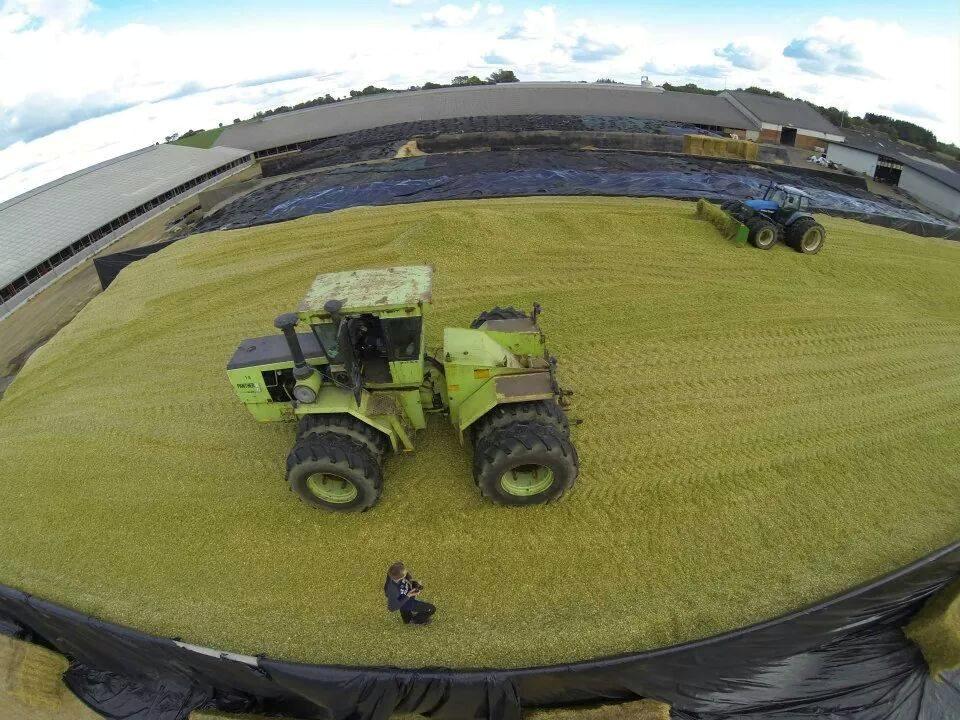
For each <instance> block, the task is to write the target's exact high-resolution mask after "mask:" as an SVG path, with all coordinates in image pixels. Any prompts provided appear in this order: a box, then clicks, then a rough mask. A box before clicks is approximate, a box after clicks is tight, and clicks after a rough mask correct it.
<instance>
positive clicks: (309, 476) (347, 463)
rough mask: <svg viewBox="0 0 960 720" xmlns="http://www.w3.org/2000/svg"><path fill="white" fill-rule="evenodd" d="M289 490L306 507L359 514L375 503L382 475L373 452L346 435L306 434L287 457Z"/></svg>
mask: <svg viewBox="0 0 960 720" xmlns="http://www.w3.org/2000/svg"><path fill="white" fill-rule="evenodd" d="M287 481H288V482H289V483H290V489H291V490H293V492H295V493H296V494H297V495H299V496H300V499H301V500H303V502H305V503H306V504H307V505H310V506H311V507H315V508H324V509H326V510H335V511H337V512H363V511H364V510H368V509H370V508H371V507H373V506H374V505H376V504H377V500H379V499H380V492H381V490H382V489H383V474H382V472H381V470H380V463H379V462H378V461H377V458H376V457H375V456H374V453H373V451H372V450H371V449H370V448H369V447H368V446H367V445H366V444H364V443H360V442H357V441H356V440H354V439H353V438H351V437H349V436H347V435H341V434H339V433H334V432H327V433H322V434H320V435H313V434H311V435H307V436H306V437H304V438H302V439H301V440H299V441H298V442H297V444H296V445H294V446H293V450H291V451H290V454H289V455H288V456H287Z"/></svg>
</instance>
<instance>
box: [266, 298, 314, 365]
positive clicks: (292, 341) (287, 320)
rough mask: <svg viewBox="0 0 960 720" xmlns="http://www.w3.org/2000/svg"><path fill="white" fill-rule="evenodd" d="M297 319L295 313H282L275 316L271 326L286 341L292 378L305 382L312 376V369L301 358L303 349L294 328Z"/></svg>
mask: <svg viewBox="0 0 960 720" xmlns="http://www.w3.org/2000/svg"><path fill="white" fill-rule="evenodd" d="M299 319H300V318H298V317H297V314H296V313H283V314H282V315H277V319H276V320H274V321H273V325H274V327H276V328H277V329H278V330H280V331H282V332H283V337H284V338H286V340H287V347H288V348H290V357H292V358H293V377H295V378H296V379H297V380H305V379H306V378H308V377H310V376H311V375H313V368H312V367H310V366H309V365H307V359H306V358H305V357H304V356H303V348H301V347H300V338H298V337H297V331H296V327H297V322H299Z"/></svg>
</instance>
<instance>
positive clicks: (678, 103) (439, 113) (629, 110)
mask: <svg viewBox="0 0 960 720" xmlns="http://www.w3.org/2000/svg"><path fill="white" fill-rule="evenodd" d="M496 115H607V116H626V117H642V118H650V119H653V120H672V121H675V122H681V123H689V124H692V125H716V126H720V127H729V128H738V129H743V130H747V129H759V128H756V123H754V122H753V121H752V120H750V119H749V118H747V117H746V116H745V115H744V114H743V113H741V112H740V111H739V110H737V109H736V108H735V107H734V106H733V105H732V104H731V103H730V102H729V101H728V100H727V99H725V98H722V97H719V96H714V95H698V94H694V93H683V92H670V91H665V90H663V89H661V88H649V87H641V86H639V85H621V84H602V83H571V82H524V83H504V84H501V85H472V86H466V87H455V88H441V89H437V90H418V91H410V92H402V93H384V94H382V95H371V96H365V97H360V98H355V99H353V100H346V101H344V102H338V103H334V104H331V105H320V106H317V107H312V108H306V109H304V110H296V111H293V112H287V113H280V114H278V115H271V116H269V117H266V118H262V119H260V120H252V121H248V122H243V123H238V124H236V125H231V126H229V127H227V128H225V129H224V131H223V133H221V135H220V137H219V138H217V141H216V143H217V145H226V146H228V147H238V148H246V149H248V150H265V149H267V148H273V147H279V146H282V145H290V144H293V143H296V142H301V141H303V140H315V139H318V138H325V137H331V136H334V135H341V134H344V133H350V132H356V131H358V130H367V129H370V128H375V127H381V126H384V125H393V124H395V123H403V122H416V121H421V120H443V119H448V118H457V117H471V116H496Z"/></svg>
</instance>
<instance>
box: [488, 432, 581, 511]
mask: <svg viewBox="0 0 960 720" xmlns="http://www.w3.org/2000/svg"><path fill="white" fill-rule="evenodd" d="M579 472H580V459H579V458H578V457H577V451H576V449H575V448H574V447H573V445H572V444H571V442H570V440H569V439H567V438H566V437H564V436H563V435H562V434H561V433H559V432H557V430H556V429H555V428H554V427H553V426H552V425H543V424H541V423H511V424H510V425H507V426H505V427H503V428H501V429H500V430H498V431H496V432H494V433H492V434H490V435H488V436H486V437H484V438H483V439H482V440H481V442H479V443H478V444H477V447H476V449H475V451H474V456H473V474H474V479H475V480H476V482H477V487H479V488H480V492H481V494H482V495H483V496H484V497H486V498H489V499H490V500H492V501H493V502H495V503H498V504H500V505H537V504H540V503H546V502H550V501H551V500H556V499H558V498H560V497H561V496H562V495H563V493H564V492H566V491H567V490H568V489H569V488H571V487H573V483H574V481H575V480H576V479H577V475H578V473H579Z"/></svg>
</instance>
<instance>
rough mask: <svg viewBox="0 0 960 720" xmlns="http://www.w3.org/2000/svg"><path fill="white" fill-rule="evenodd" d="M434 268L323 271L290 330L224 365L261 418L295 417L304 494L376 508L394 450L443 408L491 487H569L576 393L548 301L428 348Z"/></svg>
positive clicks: (457, 331)
mask: <svg viewBox="0 0 960 720" xmlns="http://www.w3.org/2000/svg"><path fill="white" fill-rule="evenodd" d="M432 279H433V275H432V269H431V268H429V267H395V268H385V269H377V270H356V271H352V272H339V273H327V274H324V275H318V276H317V279H316V280H315V281H314V284H313V286H312V287H311V289H310V291H309V292H308V293H307V296H306V298H305V299H304V301H303V302H302V303H301V304H300V307H299V308H298V310H297V312H295V313H285V314H283V315H280V316H279V317H278V318H277V319H276V321H275V322H274V324H275V326H276V327H277V329H279V330H281V331H282V333H283V337H280V336H277V335H271V336H267V337H260V338H253V339H250V340H244V341H243V342H242V343H240V346H239V347H238V348H237V351H236V352H235V353H234V355H233V358H232V359H231V360H230V362H229V364H228V365H227V375H228V377H229V379H230V382H231V384H232V385H233V388H234V390H235V391H236V393H237V396H238V397H239V398H240V400H241V401H242V402H243V403H244V404H245V405H246V406H247V409H248V410H249V411H250V412H251V414H252V415H253V416H254V418H256V419H257V420H259V421H261V422H275V421H283V420H289V421H298V433H297V441H296V444H295V445H294V447H293V449H292V450H291V451H290V454H289V455H288V457H287V481H288V482H289V484H290V489H291V490H293V491H294V492H295V493H296V494H297V495H299V496H300V498H301V499H302V500H303V501H304V502H306V503H307V504H309V505H311V506H314V507H318V508H326V509H329V510H338V511H363V510H367V509H369V508H371V507H373V505H375V504H376V503H377V501H378V500H379V498H380V493H381V491H382V488H383V458H384V456H385V455H386V454H387V453H388V452H391V451H393V452H410V451H412V450H413V449H414V438H415V433H416V431H417V430H422V429H424V428H425V427H426V416H427V415H430V414H434V413H437V414H443V415H446V416H447V417H448V418H449V420H450V422H451V424H452V425H453V427H454V429H455V430H456V431H457V433H458V435H459V438H460V442H461V444H463V443H464V442H470V443H471V444H472V445H473V448H474V454H473V473H474V479H475V481H476V483H477V486H478V488H479V489H480V492H481V494H482V495H483V496H484V497H486V498H489V499H490V500H493V501H494V502H497V503H501V504H505V505H532V504H536V503H543V502H549V501H551V500H556V499H558V498H559V497H561V496H562V495H563V494H564V492H566V491H567V490H568V489H569V488H570V487H572V486H573V483H574V481H575V480H576V478H577V474H578V473H579V468H580V461H579V458H578V457H577V451H576V449H575V448H574V446H573V444H572V443H571V441H570V424H569V422H568V420H567V416H566V412H565V411H564V408H565V407H566V405H567V403H568V397H569V395H571V394H572V393H571V392H570V391H567V390H563V389H561V388H560V385H559V383H558V381H557V376H556V368H557V360H556V358H555V357H553V356H552V355H550V354H549V352H548V351H547V348H546V343H545V339H544V335H543V333H542V332H541V330H540V326H539V325H538V322H537V320H538V317H539V314H540V306H539V305H538V304H536V303H535V304H534V306H533V313H532V314H529V315H528V314H527V313H526V312H524V311H523V310H518V309H516V308H514V307H512V306H511V307H495V308H493V309H491V310H488V311H485V312H482V313H480V315H479V316H478V317H477V318H476V319H475V320H474V321H473V322H472V323H471V324H470V327H469V328H446V329H445V330H444V331H443V347H442V348H440V349H439V350H438V351H436V352H434V353H432V354H429V353H427V352H426V346H425V341H424V333H423V318H424V315H425V313H426V312H427V308H429V306H430V304H431V302H432V294H431V287H432ZM298 326H302V327H303V328H304V330H305V332H297V327H298Z"/></svg>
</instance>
